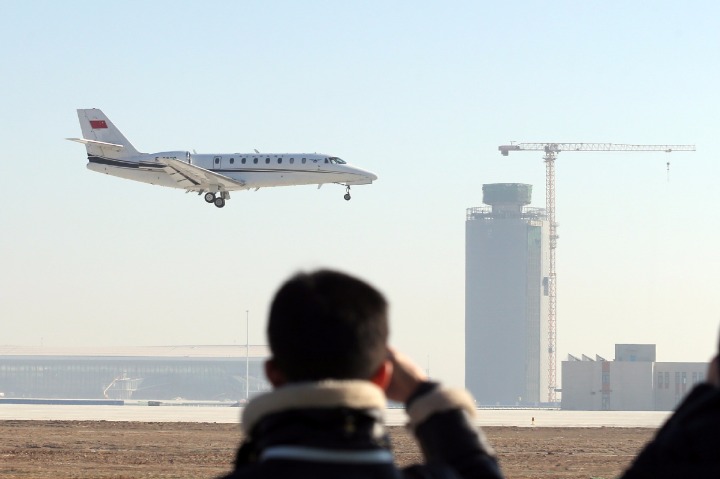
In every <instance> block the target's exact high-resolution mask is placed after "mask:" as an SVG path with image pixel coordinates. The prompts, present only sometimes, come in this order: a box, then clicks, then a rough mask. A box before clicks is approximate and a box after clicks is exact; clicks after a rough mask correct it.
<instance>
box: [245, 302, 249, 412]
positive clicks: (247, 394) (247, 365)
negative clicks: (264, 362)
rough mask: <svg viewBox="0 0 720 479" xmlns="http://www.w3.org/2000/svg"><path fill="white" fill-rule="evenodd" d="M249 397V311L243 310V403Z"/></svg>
mask: <svg viewBox="0 0 720 479" xmlns="http://www.w3.org/2000/svg"><path fill="white" fill-rule="evenodd" d="M249 399H250V311H249V310H247V309H246V310H245V403H246V404H247V402H248V400H249Z"/></svg>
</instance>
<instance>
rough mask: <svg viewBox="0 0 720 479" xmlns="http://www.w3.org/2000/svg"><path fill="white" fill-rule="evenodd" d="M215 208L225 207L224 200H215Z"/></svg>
mask: <svg viewBox="0 0 720 479" xmlns="http://www.w3.org/2000/svg"><path fill="white" fill-rule="evenodd" d="M215 206H217V207H218V208H222V207H223V206H225V198H215Z"/></svg>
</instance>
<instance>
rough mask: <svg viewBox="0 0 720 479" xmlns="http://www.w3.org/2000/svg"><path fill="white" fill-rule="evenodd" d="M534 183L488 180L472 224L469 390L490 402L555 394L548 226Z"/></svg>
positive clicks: (533, 400)
mask: <svg viewBox="0 0 720 479" xmlns="http://www.w3.org/2000/svg"><path fill="white" fill-rule="evenodd" d="M531 192H532V187H531V185H525V184H518V183H499V184H488V185H483V202H484V203H485V204H486V205H490V207H479V208H469V209H468V210H467V216H466V221H465V387H467V388H468V389H469V390H470V391H471V392H472V393H473V395H474V396H475V398H476V400H477V402H478V404H484V405H515V404H523V405H534V404H538V403H540V402H543V401H546V400H547V397H548V322H547V311H548V304H547V279H546V278H547V276H548V267H549V264H548V244H549V243H548V239H549V238H548V225H547V220H546V216H545V210H544V209H539V208H530V207H527V206H526V205H529V204H530V200H531Z"/></svg>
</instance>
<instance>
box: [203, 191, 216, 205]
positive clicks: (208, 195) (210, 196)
mask: <svg viewBox="0 0 720 479" xmlns="http://www.w3.org/2000/svg"><path fill="white" fill-rule="evenodd" d="M205 201H207V202H208V203H214V202H215V193H213V192H208V193H205Z"/></svg>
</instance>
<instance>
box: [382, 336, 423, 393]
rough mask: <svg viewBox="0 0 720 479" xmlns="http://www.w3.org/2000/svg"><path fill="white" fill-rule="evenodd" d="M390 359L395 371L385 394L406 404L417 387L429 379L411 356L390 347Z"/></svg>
mask: <svg viewBox="0 0 720 479" xmlns="http://www.w3.org/2000/svg"><path fill="white" fill-rule="evenodd" d="M388 359H389V360H390V362H391V363H392V366H393V372H392V378H391V379H390V383H389V384H388V385H387V387H386V388H385V395H386V396H387V397H388V399H391V400H393V401H397V402H401V403H403V404H405V403H406V402H407V400H408V398H409V397H410V395H411V394H412V393H413V392H415V390H416V389H417V387H418V386H419V385H420V384H422V383H423V382H425V381H427V376H426V375H425V373H424V372H423V370H422V369H420V367H419V366H417V365H416V364H415V363H413V362H412V361H411V360H410V358H408V357H407V356H405V355H404V354H402V353H401V352H399V351H396V350H394V349H393V348H390V347H389V348H388Z"/></svg>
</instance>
